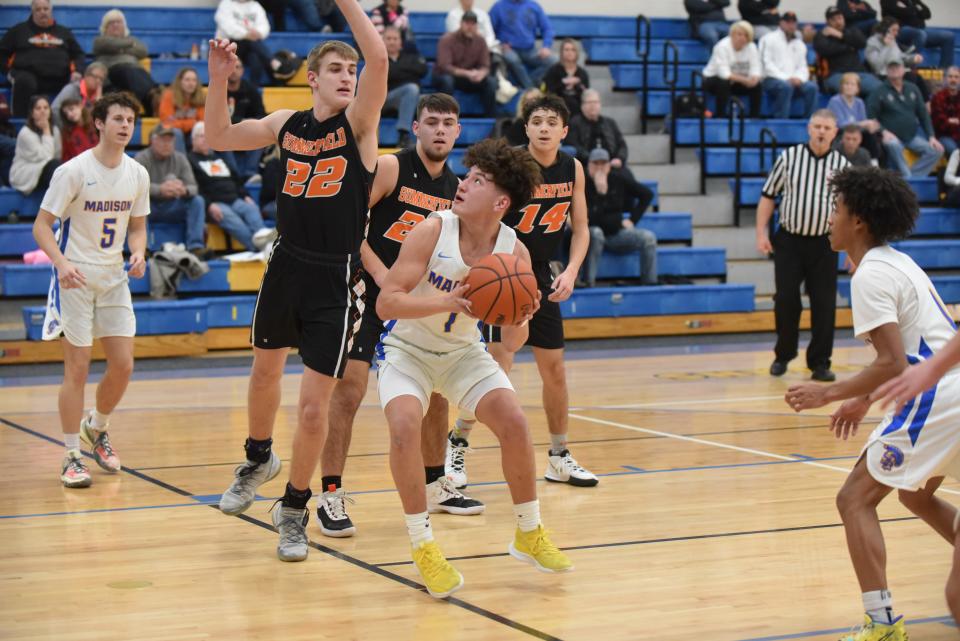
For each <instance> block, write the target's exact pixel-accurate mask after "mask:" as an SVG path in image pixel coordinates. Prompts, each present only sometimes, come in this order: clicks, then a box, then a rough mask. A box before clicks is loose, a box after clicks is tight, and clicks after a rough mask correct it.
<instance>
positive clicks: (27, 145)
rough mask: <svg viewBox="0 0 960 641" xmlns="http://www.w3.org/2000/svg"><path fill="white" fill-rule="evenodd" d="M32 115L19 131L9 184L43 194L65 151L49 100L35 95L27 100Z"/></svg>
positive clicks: (30, 192)
mask: <svg viewBox="0 0 960 641" xmlns="http://www.w3.org/2000/svg"><path fill="white" fill-rule="evenodd" d="M28 108H29V113H30V115H29V116H28V117H27V122H26V124H25V125H24V126H23V127H21V128H20V132H19V133H18V134H17V149H16V151H15V152H14V155H13V164H12V165H11V166H10V186H11V187H13V188H14V189H16V190H18V191H19V192H20V193H22V194H26V195H30V194H32V193H34V192H38V193H41V194H42V193H43V192H45V191H46V190H47V187H48V186H49V185H50V178H52V177H53V172H54V171H56V169H57V167H59V166H60V158H61V156H62V153H63V149H62V146H61V140H60V130H59V129H57V127H56V126H55V125H54V124H53V114H52V113H51V112H50V103H49V102H48V101H47V98H46V97H45V96H34V97H32V98H31V99H30V102H29V103H28Z"/></svg>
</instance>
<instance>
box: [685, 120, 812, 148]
mask: <svg viewBox="0 0 960 641" xmlns="http://www.w3.org/2000/svg"><path fill="white" fill-rule="evenodd" d="M676 127H677V144H678V145H698V144H700V121H699V120H697V119H694V118H680V119H678V120H677V124H676ZM764 128H767V129H770V130H771V131H772V132H773V135H775V136H776V137H777V144H778V145H780V146H781V147H783V146H785V145H795V144H799V143H805V142H807V139H808V138H809V134H808V133H807V123H806V121H804V120H795V119H790V120H779V119H774V118H765V119H757V120H754V119H749V118H748V119H746V120H744V127H743V142H745V143H747V144H758V143H759V142H760V130H761V129H764ZM703 131H704V136H703V137H704V139H705V140H704V142H705V143H706V144H708V145H727V144H730V143H731V136H730V129H729V121H728V120H727V119H726V118H707V119H706V120H704V129H703ZM739 135H740V130H739V124H736V125H735V126H734V131H733V140H736V139H737V137H738V136H739ZM768 140H769V139H768Z"/></svg>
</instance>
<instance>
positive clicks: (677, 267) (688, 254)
mask: <svg viewBox="0 0 960 641" xmlns="http://www.w3.org/2000/svg"><path fill="white" fill-rule="evenodd" d="M726 254H727V252H726V250H725V249H723V248H722V247H657V271H658V273H659V274H660V275H662V276H684V277H695V276H703V277H721V278H723V277H725V276H726V273H727V255H726ZM639 277H640V253H639V252H631V253H629V254H613V253H610V252H604V253H603V256H601V258H600V264H599V265H598V266H597V278H598V279H601V280H613V279H620V278H639Z"/></svg>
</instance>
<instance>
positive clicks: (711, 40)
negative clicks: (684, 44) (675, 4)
mask: <svg viewBox="0 0 960 641" xmlns="http://www.w3.org/2000/svg"><path fill="white" fill-rule="evenodd" d="M683 6H684V8H685V9H686V10H687V15H689V16H690V31H691V32H692V33H693V35H694V36H695V37H696V38H698V39H699V40H700V42H702V43H703V44H705V45H707V47H708V48H709V49H710V51H713V48H714V47H715V46H716V44H717V43H718V42H720V38H725V37H726V36H727V35H728V34H729V33H730V23H729V22H727V17H726V16H725V15H724V14H723V10H724V8H725V7H729V6H730V0H683Z"/></svg>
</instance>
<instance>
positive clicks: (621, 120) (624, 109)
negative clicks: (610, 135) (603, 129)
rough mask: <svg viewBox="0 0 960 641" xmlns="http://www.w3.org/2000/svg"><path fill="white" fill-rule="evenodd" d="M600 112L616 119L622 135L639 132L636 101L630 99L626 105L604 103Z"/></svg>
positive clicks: (638, 114)
mask: <svg viewBox="0 0 960 641" xmlns="http://www.w3.org/2000/svg"><path fill="white" fill-rule="evenodd" d="M601 99H602V96H601ZM602 113H603V115H604V116H607V117H608V118H613V119H614V120H616V121H617V124H618V125H619V126H620V131H621V132H623V134H624V135H626V134H635V133H639V132H640V110H639V109H637V104H636V102H634V101H631V102H630V104H627V105H604V106H603V112H602Z"/></svg>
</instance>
